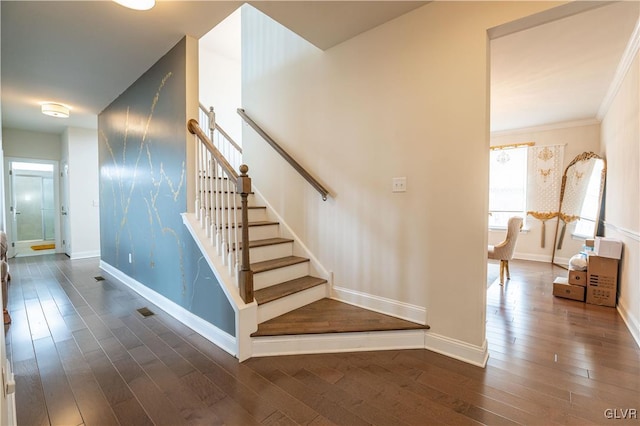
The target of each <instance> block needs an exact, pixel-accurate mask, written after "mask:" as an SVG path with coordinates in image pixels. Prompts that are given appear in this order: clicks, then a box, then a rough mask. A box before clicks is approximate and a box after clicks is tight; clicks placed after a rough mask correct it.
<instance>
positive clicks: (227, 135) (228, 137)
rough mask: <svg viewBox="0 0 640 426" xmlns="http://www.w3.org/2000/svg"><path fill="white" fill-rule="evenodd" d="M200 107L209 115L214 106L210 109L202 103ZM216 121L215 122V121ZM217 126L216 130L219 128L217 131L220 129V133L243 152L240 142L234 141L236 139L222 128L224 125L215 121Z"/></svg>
mask: <svg viewBox="0 0 640 426" xmlns="http://www.w3.org/2000/svg"><path fill="white" fill-rule="evenodd" d="M200 109H201V110H202V112H204V113H205V114H207V115H208V114H209V113H210V112H211V110H212V109H213V107H211V109H210V110H208V109H207V107H206V106H204V105H202V104H200ZM214 123H215V121H214ZM215 128H216V130H217V131H219V132H220V134H221V135H222V136H224V137H225V139H227V140H228V141H229V143H230V144H231V146H232V147H234V148H235V149H236V150H237V151H238V152H239V153H240V154H242V147H241V146H240V145H238V144H237V143H236V141H234V140H233V138H232V137H231V136H229V134H228V133H227V132H225V131H224V130H223V129H222V127H220V126H219V125H218V123H215Z"/></svg>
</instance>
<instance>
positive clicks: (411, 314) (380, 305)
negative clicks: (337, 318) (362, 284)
mask: <svg viewBox="0 0 640 426" xmlns="http://www.w3.org/2000/svg"><path fill="white" fill-rule="evenodd" d="M332 293H333V294H332V299H336V300H339V301H341V302H345V303H349V304H350V305H354V306H359V307H361V308H365V309H368V310H370V311H375V312H379V313H381V314H385V315H391V316H394V317H397V318H401V319H404V320H407V321H411V322H415V323H418V324H423V325H424V324H426V323H427V310H426V308H423V307H422V306H416V305H411V304H409V303H404V302H398V301H397V300H392V299H387V298H386V297H380V296H375V295H373V294H368V293H362V292H360V291H356V290H351V289H348V288H344V287H338V286H334V287H333V288H332Z"/></svg>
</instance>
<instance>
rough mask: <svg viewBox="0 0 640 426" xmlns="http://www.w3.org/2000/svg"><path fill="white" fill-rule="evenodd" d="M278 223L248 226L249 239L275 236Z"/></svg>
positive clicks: (276, 235)
mask: <svg viewBox="0 0 640 426" xmlns="http://www.w3.org/2000/svg"><path fill="white" fill-rule="evenodd" d="M278 236H279V235H278V225H262V226H250V227H249V239H250V240H264V239H267V238H277V237H278Z"/></svg>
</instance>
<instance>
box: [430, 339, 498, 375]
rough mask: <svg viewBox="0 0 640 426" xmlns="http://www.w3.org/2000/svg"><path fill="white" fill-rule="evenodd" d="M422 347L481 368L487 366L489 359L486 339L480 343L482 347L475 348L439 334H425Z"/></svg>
mask: <svg viewBox="0 0 640 426" xmlns="http://www.w3.org/2000/svg"><path fill="white" fill-rule="evenodd" d="M424 347H425V349H429V350H430V351H434V352H437V353H439V354H442V355H446V356H448V357H451V358H455V359H458V360H460V361H464V362H466V363H469V364H473V365H477V366H478V367H482V368H484V367H485V366H486V365H487V360H488V359H489V349H488V346H487V340H486V339H485V340H484V342H483V343H482V346H476V345H471V344H469V343H466V342H463V341H460V340H457V339H452V338H450V337H445V336H441V335H439V334H435V333H425V336H424Z"/></svg>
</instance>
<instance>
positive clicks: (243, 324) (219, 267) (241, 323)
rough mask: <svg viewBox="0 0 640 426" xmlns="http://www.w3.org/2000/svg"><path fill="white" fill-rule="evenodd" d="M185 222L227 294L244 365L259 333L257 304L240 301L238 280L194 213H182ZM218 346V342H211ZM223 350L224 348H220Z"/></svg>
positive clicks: (239, 351)
mask: <svg viewBox="0 0 640 426" xmlns="http://www.w3.org/2000/svg"><path fill="white" fill-rule="evenodd" d="M182 221H183V223H184V224H185V226H186V227H187V229H188V230H189V232H190V233H191V235H192V236H193V239H194V241H195V242H196V245H197V246H198V248H199V249H200V251H201V252H202V253H203V255H204V258H205V260H206V261H207V263H208V264H209V267H210V268H211V270H212V271H213V273H214V275H215V276H216V279H217V280H218V282H219V283H220V287H221V288H222V291H223V292H224V294H225V296H226V297H227V300H228V301H229V304H230V305H231V307H232V308H233V311H234V313H235V323H236V327H235V343H236V353H232V354H231V355H234V356H236V357H237V358H238V359H239V360H240V361H244V360H246V359H248V358H251V356H252V344H251V336H250V335H251V333H253V332H255V331H256V330H257V329H258V309H257V308H258V304H257V303H256V302H255V300H254V301H253V302H251V303H245V302H244V300H242V297H240V293H239V291H238V286H237V284H236V278H235V277H234V276H232V275H231V274H230V273H229V268H228V266H226V265H224V264H223V263H222V258H221V257H220V256H218V254H217V253H216V248H215V246H213V245H212V244H211V240H210V238H209V237H208V236H207V233H206V231H205V230H204V229H202V227H201V225H200V221H199V220H198V218H197V217H196V214H195V213H183V214H182ZM212 343H217V342H212ZM218 346H220V347H223V348H224V347H225V346H221V345H218Z"/></svg>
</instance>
